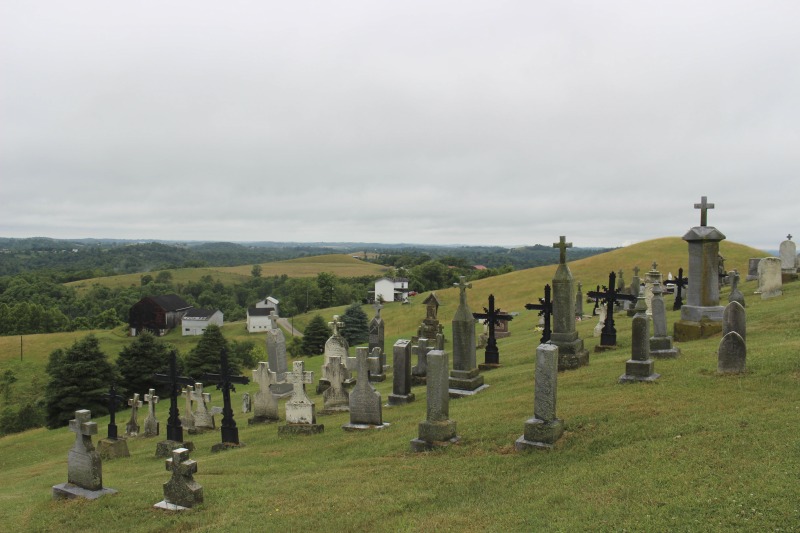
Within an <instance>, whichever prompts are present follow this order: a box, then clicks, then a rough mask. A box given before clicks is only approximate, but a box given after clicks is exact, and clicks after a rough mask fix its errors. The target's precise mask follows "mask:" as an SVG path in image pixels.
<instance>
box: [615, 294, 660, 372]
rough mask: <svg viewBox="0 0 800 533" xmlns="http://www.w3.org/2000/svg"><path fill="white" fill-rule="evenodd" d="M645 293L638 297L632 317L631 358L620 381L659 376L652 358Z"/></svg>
mask: <svg viewBox="0 0 800 533" xmlns="http://www.w3.org/2000/svg"><path fill="white" fill-rule="evenodd" d="M646 305H647V304H645V302H644V295H640V296H639V297H638V298H637V299H636V314H635V315H634V316H633V319H632V325H631V327H632V333H631V358H630V359H628V361H626V362H625V373H624V374H622V375H621V376H620V377H619V382H620V383H635V382H652V381H655V380H656V379H658V378H659V376H660V375H659V374H656V373H655V372H653V360H652V359H651V358H650V319H648V318H647V314H646V313H645V311H646Z"/></svg>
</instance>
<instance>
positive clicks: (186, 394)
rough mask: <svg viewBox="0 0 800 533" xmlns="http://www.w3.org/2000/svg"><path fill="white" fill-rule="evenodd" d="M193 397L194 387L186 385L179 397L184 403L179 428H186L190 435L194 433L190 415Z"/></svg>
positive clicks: (191, 415)
mask: <svg viewBox="0 0 800 533" xmlns="http://www.w3.org/2000/svg"><path fill="white" fill-rule="evenodd" d="M193 395H194V386H193V385H187V386H186V387H185V388H184V389H183V390H182V391H181V396H183V399H184V401H185V403H184V408H183V413H184V414H183V416H182V417H181V426H183V427H184V428H186V430H187V431H189V432H190V433H191V432H192V431H194V415H193V414H192V397H193Z"/></svg>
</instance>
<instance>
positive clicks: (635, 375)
mask: <svg viewBox="0 0 800 533" xmlns="http://www.w3.org/2000/svg"><path fill="white" fill-rule="evenodd" d="M659 377H661V374H656V373H654V372H653V360H652V359H647V360H645V361H639V360H637V359H628V360H627V361H626V362H625V373H624V374H622V375H621V376H620V377H619V382H620V383H637V382H640V381H643V382H653V381H655V380H657V379H658V378H659Z"/></svg>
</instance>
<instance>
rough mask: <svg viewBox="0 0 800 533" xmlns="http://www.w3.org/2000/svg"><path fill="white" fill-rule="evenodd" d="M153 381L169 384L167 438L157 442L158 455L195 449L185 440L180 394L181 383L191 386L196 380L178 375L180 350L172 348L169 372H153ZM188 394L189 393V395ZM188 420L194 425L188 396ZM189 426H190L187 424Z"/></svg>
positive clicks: (162, 455)
mask: <svg viewBox="0 0 800 533" xmlns="http://www.w3.org/2000/svg"><path fill="white" fill-rule="evenodd" d="M153 381H156V382H158V383H168V384H169V418H167V439H166V440H163V441H161V442H159V443H157V444H156V457H169V456H170V455H171V454H172V450H175V449H177V448H186V449H188V450H194V444H192V443H191V442H189V441H184V440H183V425H182V419H181V416H180V412H179V411H178V395H179V394H181V385H187V386H189V387H191V384H192V383H193V382H194V380H193V379H192V378H191V377H189V376H179V375H178V352H177V350H170V354H169V374H153ZM187 396H188V395H187ZM187 405H188V406H189V408H188V409H187V410H186V418H187V421H189V422H191V424H190V425H191V427H193V426H194V417H193V416H192V412H191V398H190V397H189V398H187ZM187 427H189V426H187Z"/></svg>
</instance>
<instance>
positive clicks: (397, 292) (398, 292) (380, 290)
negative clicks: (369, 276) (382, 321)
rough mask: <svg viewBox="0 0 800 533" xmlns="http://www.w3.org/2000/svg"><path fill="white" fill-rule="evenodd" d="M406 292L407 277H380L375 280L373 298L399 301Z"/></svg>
mask: <svg viewBox="0 0 800 533" xmlns="http://www.w3.org/2000/svg"><path fill="white" fill-rule="evenodd" d="M406 294H408V278H386V277H384V278H381V279H379V280H377V281H376V282H375V299H376V300H377V299H378V298H382V299H383V301H384V302H400V301H402V300H403V297H404V296H405V295H406Z"/></svg>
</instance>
